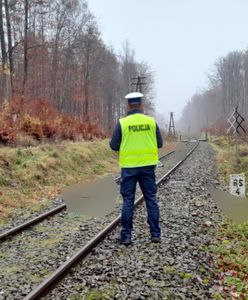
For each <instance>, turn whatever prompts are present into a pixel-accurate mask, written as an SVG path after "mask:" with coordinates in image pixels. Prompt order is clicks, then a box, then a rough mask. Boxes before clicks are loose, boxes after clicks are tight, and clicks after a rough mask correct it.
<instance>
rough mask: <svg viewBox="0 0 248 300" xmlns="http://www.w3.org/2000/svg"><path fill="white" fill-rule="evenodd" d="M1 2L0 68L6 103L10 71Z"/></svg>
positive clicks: (7, 100) (8, 98)
mask: <svg viewBox="0 0 248 300" xmlns="http://www.w3.org/2000/svg"><path fill="white" fill-rule="evenodd" d="M3 26H4V25H3V3H2V1H1V0H0V40H1V52H2V69H3V102H4V103H8V102H9V100H10V97H11V95H10V84H9V83H10V80H9V78H10V71H9V65H8V56H7V52H6V44H5V34H4V28H3Z"/></svg>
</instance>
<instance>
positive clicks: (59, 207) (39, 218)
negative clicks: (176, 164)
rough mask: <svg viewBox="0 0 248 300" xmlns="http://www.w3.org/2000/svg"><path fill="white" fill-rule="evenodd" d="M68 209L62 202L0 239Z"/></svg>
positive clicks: (164, 155)
mask: <svg viewBox="0 0 248 300" xmlns="http://www.w3.org/2000/svg"><path fill="white" fill-rule="evenodd" d="M174 152H175V151H171V152H168V153H165V154H163V155H162V156H161V157H160V159H163V158H165V157H167V156H169V155H170V154H172V153H174ZM115 180H116V181H117V182H118V181H119V180H120V176H119V177H117V178H115ZM64 209H66V204H61V205H60V206H58V207H56V208H53V209H51V210H49V211H47V212H44V213H43V214H41V215H39V216H37V217H34V218H32V219H31V220H28V221H26V222H24V223H22V224H20V225H17V226H15V227H13V228H11V229H9V230H6V231H4V232H2V233H0V241H3V240H6V238H7V237H9V236H11V235H14V234H17V233H19V232H21V231H23V230H24V229H27V228H28V227H31V226H32V225H36V224H37V223H39V222H41V221H43V220H44V219H46V218H48V217H50V216H53V215H55V214H58V213H59V212H61V211H62V210H64Z"/></svg>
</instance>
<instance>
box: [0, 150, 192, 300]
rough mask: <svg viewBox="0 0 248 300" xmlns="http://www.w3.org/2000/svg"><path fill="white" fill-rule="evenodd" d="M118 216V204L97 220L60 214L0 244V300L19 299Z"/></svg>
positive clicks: (21, 218) (160, 171)
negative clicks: (112, 210) (108, 213)
mask: <svg viewBox="0 0 248 300" xmlns="http://www.w3.org/2000/svg"><path fill="white" fill-rule="evenodd" d="M190 147H192V145H190V144H189V145H188V148H190ZM174 158H175V157H174V155H173V154H172V155H170V156H169V157H167V158H166V159H163V160H162V162H163V164H164V167H162V168H158V169H157V177H158V178H159V177H161V176H162V175H163V174H164V173H165V172H166V171H168V170H169V169H170V168H171V167H172V165H173V164H174ZM138 194H139V192H138V193H137V196H138ZM62 203H63V202H62V199H61V198H57V199H55V200H54V201H53V202H52V203H51V204H49V207H46V208H44V210H47V209H50V208H53V207H54V206H56V205H60V204H62ZM44 210H43V209H42V212H43V211H44ZM39 213H40V212H39ZM119 213H120V204H118V205H117V206H116V209H115V211H114V212H113V213H111V214H110V215H109V216H106V217H105V218H101V219H97V218H86V217H85V216H75V215H68V214H67V212H66V211H63V212H60V213H59V214H57V215H54V216H52V217H50V218H49V219H47V220H44V221H43V222H41V223H40V224H38V225H36V226H33V227H31V228H30V229H28V230H25V231H23V232H22V233H20V234H17V235H16V236H13V237H12V238H11V239H9V240H6V241H4V242H1V245H0V270H1V271H0V300H2V299H11V300H12V299H23V297H24V296H26V295H27V294H28V293H30V292H31V290H32V289H33V288H34V287H35V286H37V285H38V284H39V283H41V282H42V281H43V280H44V279H45V278H46V277H47V276H48V275H49V274H51V273H52V272H53V271H54V270H55V269H56V268H58V267H59V266H60V265H61V263H63V262H64V261H66V260H67V259H68V258H69V257H70V256H71V255H73V254H74V253H75V251H76V250H77V249H78V248H80V247H82V246H83V245H85V244H86V243H87V242H88V241H89V240H90V239H91V238H92V237H93V236H94V235H96V234H97V233H98V232H99V231H100V230H101V229H102V228H103V227H104V226H106V225H107V224H108V223H109V222H110V221H111V220H112V219H113V218H114V217H116V216H118V214H119ZM36 214H38V212H37V213H36ZM33 216H34V215H32V217H33ZM26 219H27V216H26V214H25V213H20V215H19V218H18V214H17V215H16V218H15V219H14V220H13V222H11V223H10V224H12V225H16V224H20V223H22V222H23V221H24V220H26ZM10 224H9V225H10ZM9 227H10V226H8V228H9ZM5 229H6V228H5Z"/></svg>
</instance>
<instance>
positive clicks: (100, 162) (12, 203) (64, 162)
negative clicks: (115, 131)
mask: <svg viewBox="0 0 248 300" xmlns="http://www.w3.org/2000/svg"><path fill="white" fill-rule="evenodd" d="M117 170H118V165H117V156H116V154H115V153H113V151H111V150H110V149H109V147H108V140H96V141H91V142H89V141H83V142H70V141H63V142H60V143H57V144H41V145H39V146H35V147H34V146H31V147H15V148H14V147H4V146H2V147H0V226H4V225H5V223H6V222H8V221H9V220H11V217H12V219H13V220H14V219H16V218H19V216H21V217H22V218H23V219H25V218H28V217H29V215H33V214H34V213H36V212H39V211H41V210H42V209H44V208H46V207H47V206H49V205H50V206H53V203H52V202H51V201H50V200H51V198H53V197H55V196H56V195H57V194H58V193H59V192H60V189H61V188H62V187H63V186H66V185H70V184H74V183H76V182H79V181H82V180H91V179H94V178H96V177H97V176H101V175H103V174H105V173H111V172H117ZM56 204H57V203H55V205H56ZM13 212H15V213H17V215H16V214H15V213H14V214H13Z"/></svg>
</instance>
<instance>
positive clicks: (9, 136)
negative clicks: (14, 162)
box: [0, 114, 16, 144]
mask: <svg viewBox="0 0 248 300" xmlns="http://www.w3.org/2000/svg"><path fill="white" fill-rule="evenodd" d="M15 137H16V128H15V127H14V126H13V124H12V123H11V122H10V120H9V119H8V118H7V117H6V116H5V115H4V114H1V115H0V143H1V144H12V143H13V142H14V140H15Z"/></svg>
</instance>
